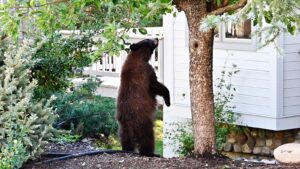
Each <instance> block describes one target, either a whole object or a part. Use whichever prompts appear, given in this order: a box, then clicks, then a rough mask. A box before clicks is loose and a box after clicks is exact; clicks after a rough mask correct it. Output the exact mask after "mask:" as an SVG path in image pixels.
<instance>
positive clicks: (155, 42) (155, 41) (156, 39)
mask: <svg viewBox="0 0 300 169" xmlns="http://www.w3.org/2000/svg"><path fill="white" fill-rule="evenodd" d="M153 41H154V44H155V46H158V42H159V40H158V38H155V39H153Z"/></svg>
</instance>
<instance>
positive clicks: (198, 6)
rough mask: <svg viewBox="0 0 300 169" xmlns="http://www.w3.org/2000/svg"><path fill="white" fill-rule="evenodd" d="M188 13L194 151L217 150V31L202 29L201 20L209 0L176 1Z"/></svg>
mask: <svg viewBox="0 0 300 169" xmlns="http://www.w3.org/2000/svg"><path fill="white" fill-rule="evenodd" d="M173 2H174V3H175V5H176V7H177V8H178V9H179V10H183V11H184V12H185V13H186V15H187V21H188V26H189V51H190V71H189V72H190V74H189V76H190V92H191V93H190V95H191V112H192V122H193V133H194V141H195V147H194V153H195V154H196V155H197V154H198V155H205V154H214V153H215V152H216V144H215V143H216V140H215V139H216V134H215V126H214V100H213V83H212V82H213V80H212V65H213V39H214V34H213V30H210V31H208V32H202V31H200V30H199V26H200V22H201V20H202V19H203V18H204V17H206V15H207V10H206V9H207V8H206V0H178V1H173Z"/></svg>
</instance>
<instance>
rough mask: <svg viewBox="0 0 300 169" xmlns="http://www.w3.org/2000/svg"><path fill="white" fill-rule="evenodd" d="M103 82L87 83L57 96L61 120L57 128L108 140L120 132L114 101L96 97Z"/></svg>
mask: <svg viewBox="0 0 300 169" xmlns="http://www.w3.org/2000/svg"><path fill="white" fill-rule="evenodd" d="M99 84H100V82H97V81H95V80H91V79H90V80H88V82H87V83H86V84H83V85H81V86H79V87H78V88H76V89H75V90H74V91H71V92H60V93H57V94H56V96H57V99H56V100H55V102H54V105H53V106H54V107H55V108H56V110H57V113H58V114H59V116H60V118H59V120H58V121H57V123H56V127H57V128H61V129H67V130H71V132H72V134H78V135H82V136H84V137H85V136H89V137H95V136H97V135H99V134H104V135H105V136H106V137H108V136H110V135H112V134H116V133H117V128H118V126H117V123H116V120H115V117H114V116H115V111H116V110H115V107H116V105H115V99H113V98H105V97H101V96H96V95H94V92H95V90H96V88H97V87H98V85H99Z"/></svg>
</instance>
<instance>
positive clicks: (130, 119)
mask: <svg viewBox="0 0 300 169" xmlns="http://www.w3.org/2000/svg"><path fill="white" fill-rule="evenodd" d="M157 46H158V39H145V40H142V41H140V42H138V43H135V44H132V45H131V46H130V50H131V51H130V53H129V54H128V57H127V59H126V61H125V63H124V65H123V68H122V72H121V85H120V88H119V94H118V98H117V115H116V118H117V120H118V122H119V135H120V139H121V145H122V149H123V150H125V151H134V149H135V148H137V149H138V150H139V153H140V154H141V155H145V156H153V155H154V132H153V127H154V126H153V120H154V111H155V108H156V99H155V96H156V95H159V96H162V97H163V98H164V100H165V103H166V105H167V106H170V94H169V90H168V89H167V88H166V87H165V86H164V85H163V84H161V83H160V82H158V81H157V77H156V74H155V71H154V69H153V68H152V66H151V65H150V64H149V63H148V62H149V60H150V58H151V55H152V53H153V51H154V50H155V48H156V47H157Z"/></svg>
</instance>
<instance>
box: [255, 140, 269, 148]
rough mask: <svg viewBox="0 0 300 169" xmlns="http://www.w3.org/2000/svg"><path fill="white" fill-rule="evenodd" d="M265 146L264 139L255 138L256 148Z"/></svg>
mask: <svg viewBox="0 0 300 169" xmlns="http://www.w3.org/2000/svg"><path fill="white" fill-rule="evenodd" d="M265 145H266V139H264V138H256V143H255V146H256V147H263V146H265Z"/></svg>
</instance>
